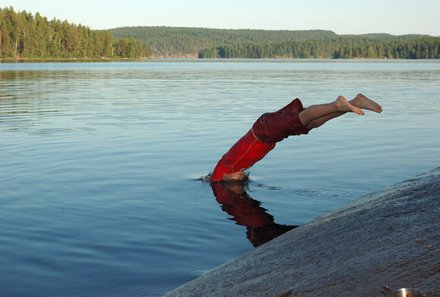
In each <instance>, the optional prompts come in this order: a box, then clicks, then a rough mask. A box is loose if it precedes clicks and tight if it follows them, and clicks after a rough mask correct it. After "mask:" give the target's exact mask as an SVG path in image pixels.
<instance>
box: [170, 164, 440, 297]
mask: <svg viewBox="0 0 440 297" xmlns="http://www.w3.org/2000/svg"><path fill="white" fill-rule="evenodd" d="M384 286H389V287H390V288H392V289H398V288H416V289H417V290H418V291H419V292H420V293H421V295H422V296H432V297H435V296H440V167H439V168H437V169H434V170H432V171H430V172H427V173H425V174H423V175H419V176H416V177H414V178H412V179H409V180H406V181H404V182H402V183H400V184H397V185H395V186H393V187H391V188H389V189H386V190H384V191H381V192H377V193H372V194H370V195H367V196H365V197H363V198H362V199H360V200H359V201H357V202H356V203H354V204H352V205H349V206H347V207H344V208H342V209H339V210H337V211H335V212H334V213H331V214H329V215H326V216H323V217H320V218H318V219H315V220H314V221H312V222H310V223H308V224H306V225H304V226H301V227H299V228H296V229H294V230H292V231H289V232H287V233H285V234H283V235H281V236H280V237H278V238H275V239H274V240H272V241H270V242H268V243H266V244H264V245H262V246H260V247H258V248H256V249H254V250H252V251H251V252H249V253H247V254H245V255H243V256H241V257H239V258H237V259H234V260H232V261H230V262H228V263H226V264H223V265H222V266H220V267H217V268H215V269H213V270H211V271H209V272H207V273H205V274H204V275H202V276H201V277H199V278H197V279H195V280H193V281H191V282H189V283H187V284H185V285H183V286H181V287H180V288H177V289H176V290H174V291H172V292H170V293H168V294H167V295H166V296H168V297H172V296H192V297H194V296H228V297H233V296H252V297H258V296H279V297H288V296H301V297H309V296H310V297H318V296H356V297H363V296H365V297H367V296H368V297H374V296H386V295H385V294H384V293H383V292H384V290H383V287H384Z"/></svg>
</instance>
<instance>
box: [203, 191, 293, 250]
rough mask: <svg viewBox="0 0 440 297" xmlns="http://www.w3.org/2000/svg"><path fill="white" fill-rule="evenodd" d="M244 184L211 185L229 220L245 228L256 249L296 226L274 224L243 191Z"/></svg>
mask: <svg viewBox="0 0 440 297" xmlns="http://www.w3.org/2000/svg"><path fill="white" fill-rule="evenodd" d="M245 186H246V184H245V183H211V187H212V190H213V192H214V196H215V198H216V200H217V202H218V203H220V205H221V208H222V210H223V211H225V212H226V213H228V214H229V215H231V216H232V218H231V220H233V221H235V222H237V224H238V225H241V226H245V227H246V228H247V231H246V236H247V238H248V240H249V241H250V242H251V243H252V245H253V246H254V247H257V246H259V245H261V244H263V243H265V242H268V241H269V240H272V239H273V238H275V237H277V236H280V235H281V234H283V233H285V232H287V231H289V230H292V229H293V228H296V227H298V226H289V225H280V224H277V223H275V221H274V218H273V216H271V215H270V214H268V213H267V212H266V209H264V208H263V207H261V206H260V204H261V203H260V202H259V201H257V200H255V199H253V198H252V197H250V196H249V194H248V193H247V192H246V190H245Z"/></svg>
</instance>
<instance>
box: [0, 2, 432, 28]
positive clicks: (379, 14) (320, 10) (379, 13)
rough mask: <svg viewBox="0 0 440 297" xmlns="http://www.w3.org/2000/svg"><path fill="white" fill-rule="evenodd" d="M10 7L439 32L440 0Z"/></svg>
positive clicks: (231, 24) (218, 22)
mask: <svg viewBox="0 0 440 297" xmlns="http://www.w3.org/2000/svg"><path fill="white" fill-rule="evenodd" d="M7 6H12V7H14V9H15V10H16V11H22V10H26V11H28V12H31V13H33V14H35V13H36V12H39V13H40V14H41V15H43V16H46V17H47V18H48V19H52V18H57V19H60V20H67V21H69V22H71V23H75V24H82V25H85V26H88V27H90V28H91V29H112V28H116V27H125V26H170V27H202V28H221V29H266V30H313V29H322V30H331V31H334V32H335V33H337V34H364V33H389V34H394V35H402V34H428V35H432V36H440V19H439V17H438V15H439V12H440V1H439V0H418V1H414V0H369V1H367V0H364V1H360V0H332V1H328V0H216V1H212V0H203V1H202V0H181V1H178V0H74V1H72V0H38V1H37V0H12V1H9V0H0V7H7Z"/></svg>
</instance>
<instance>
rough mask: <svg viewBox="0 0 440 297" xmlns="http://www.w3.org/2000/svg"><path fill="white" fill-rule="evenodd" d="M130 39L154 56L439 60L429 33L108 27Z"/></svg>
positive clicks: (437, 41)
mask: <svg viewBox="0 0 440 297" xmlns="http://www.w3.org/2000/svg"><path fill="white" fill-rule="evenodd" d="M111 32H112V33H113V35H114V36H115V37H117V38H126V37H129V36H131V37H134V38H135V39H136V40H139V42H141V43H143V44H146V45H147V47H148V50H149V52H150V54H151V55H152V56H154V57H194V58H196V57H198V58H253V59H258V58H325V59H360V58H366V59H439V58H440V37H432V36H427V35H401V36H394V35H389V34H365V35H337V34H336V33H334V32H332V31H325V30H311V31H269V30H226V29H203V28H173V27H127V28H117V29H113V30H111Z"/></svg>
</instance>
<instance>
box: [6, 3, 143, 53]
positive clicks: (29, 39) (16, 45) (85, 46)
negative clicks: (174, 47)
mask: <svg viewBox="0 0 440 297" xmlns="http://www.w3.org/2000/svg"><path fill="white" fill-rule="evenodd" d="M0 42H1V43H0V58H1V59H3V60H46V59H48V60H71V59H72V60H73V59H82V60H87V59H91V60H96V59H118V58H119V59H123V58H139V57H143V56H146V47H145V46H144V45H142V44H141V43H140V42H139V41H137V40H136V39H134V38H132V37H127V38H120V39H118V40H116V39H114V38H113V35H112V33H111V32H110V31H108V30H105V31H98V30H91V29H90V28H89V27H86V26H83V25H75V24H71V23H69V22H68V21H60V20H58V19H53V20H48V19H47V18H46V17H44V16H41V15H40V14H39V13H36V14H35V15H33V14H31V13H28V12H26V11H21V12H15V11H14V9H13V8H12V7H7V8H0Z"/></svg>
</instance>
